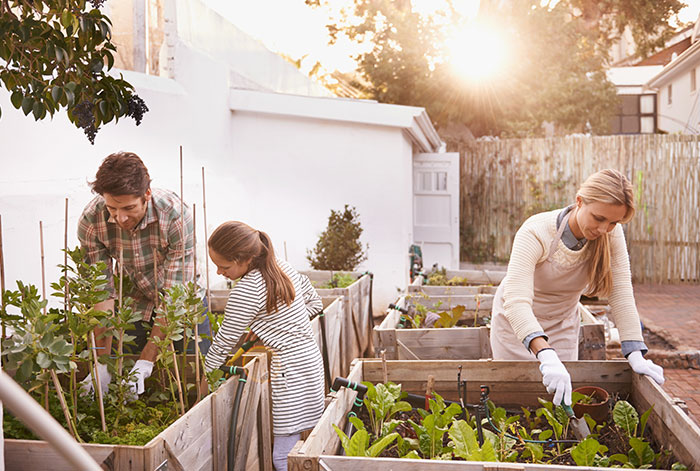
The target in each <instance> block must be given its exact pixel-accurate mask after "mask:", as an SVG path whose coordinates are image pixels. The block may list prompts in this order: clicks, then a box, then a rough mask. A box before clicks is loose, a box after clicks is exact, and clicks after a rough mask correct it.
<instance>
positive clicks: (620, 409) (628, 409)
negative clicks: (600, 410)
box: [613, 400, 639, 437]
mask: <svg viewBox="0 0 700 471" xmlns="http://www.w3.org/2000/svg"><path fill="white" fill-rule="evenodd" d="M613 420H614V421H615V424H616V425H617V426H618V427H620V428H621V429H622V430H624V431H625V433H627V436H629V437H634V436H635V435H636V434H637V425H638V424H639V415H638V414H637V411H636V410H635V408H634V406H632V404H630V403H629V402H627V401H623V400H620V401H617V402H616V403H615V407H614V408H613Z"/></svg>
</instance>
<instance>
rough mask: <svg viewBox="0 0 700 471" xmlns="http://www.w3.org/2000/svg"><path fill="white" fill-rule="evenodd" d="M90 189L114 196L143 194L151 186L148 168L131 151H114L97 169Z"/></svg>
mask: <svg viewBox="0 0 700 471" xmlns="http://www.w3.org/2000/svg"><path fill="white" fill-rule="evenodd" d="M90 186H92V191H93V192H95V193H97V194H100V195H104V194H105V193H108V194H110V195H114V196H122V195H134V196H143V195H145V194H146V191H148V188H149V187H150V186H151V177H150V176H149V175H148V169H147V168H146V166H145V165H144V164H143V161H142V160H141V159H140V158H139V156H138V155H136V154H134V153H133V152H116V153H114V154H110V155H108V156H107V157H106V158H105V159H104V160H103V161H102V164H101V165H100V168H98V169H97V174H95V181H93V182H92V183H90Z"/></svg>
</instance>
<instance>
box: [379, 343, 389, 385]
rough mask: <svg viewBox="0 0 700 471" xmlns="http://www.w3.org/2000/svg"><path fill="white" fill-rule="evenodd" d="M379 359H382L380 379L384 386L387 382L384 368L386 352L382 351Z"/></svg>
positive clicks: (387, 378) (387, 376)
mask: <svg viewBox="0 0 700 471" xmlns="http://www.w3.org/2000/svg"><path fill="white" fill-rule="evenodd" d="M380 357H381V358H382V379H383V380H384V384H386V383H388V382H389V374H388V372H387V367H386V350H384V349H382V351H381V353H380Z"/></svg>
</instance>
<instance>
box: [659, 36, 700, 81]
mask: <svg viewBox="0 0 700 471" xmlns="http://www.w3.org/2000/svg"><path fill="white" fill-rule="evenodd" d="M698 62H700V41H696V42H695V43H693V44H692V45H691V46H690V47H689V48H688V49H686V50H685V51H683V53H681V54H680V55H679V56H678V57H676V58H675V59H674V60H672V61H671V62H670V63H669V64H668V65H666V66H665V67H664V68H663V69H662V70H661V71H660V72H659V73H658V74H656V75H655V76H654V77H652V78H651V79H650V80H649V81H648V82H647V84H646V86H647V87H649V88H656V89H658V88H661V87H663V86H664V85H665V84H666V83H668V82H669V81H671V80H673V78H674V77H676V76H677V75H678V74H681V73H684V72H686V71H687V70H688V69H690V68H691V67H694V66H695V65H697V64H698Z"/></svg>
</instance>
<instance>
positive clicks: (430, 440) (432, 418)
mask: <svg viewBox="0 0 700 471" xmlns="http://www.w3.org/2000/svg"><path fill="white" fill-rule="evenodd" d="M429 405H430V407H429V408H430V413H428V412H427V411H422V410H419V412H420V413H421V416H422V417H423V420H422V421H421V423H417V422H414V421H413V420H411V419H409V420H408V423H409V424H411V427H413V430H414V431H415V433H416V436H417V437H418V448H419V451H420V452H421V454H422V455H423V457H424V458H428V459H434V458H439V457H442V456H443V455H445V454H449V453H452V448H451V447H445V446H443V437H444V435H445V432H447V429H448V427H449V425H450V423H451V422H452V419H454V418H455V417H456V416H457V415H459V413H460V412H462V409H461V408H460V407H459V405H457V404H454V403H453V404H450V405H449V406H446V404H445V401H444V400H443V399H442V397H441V396H440V395H439V394H435V399H430V401H429Z"/></svg>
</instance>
